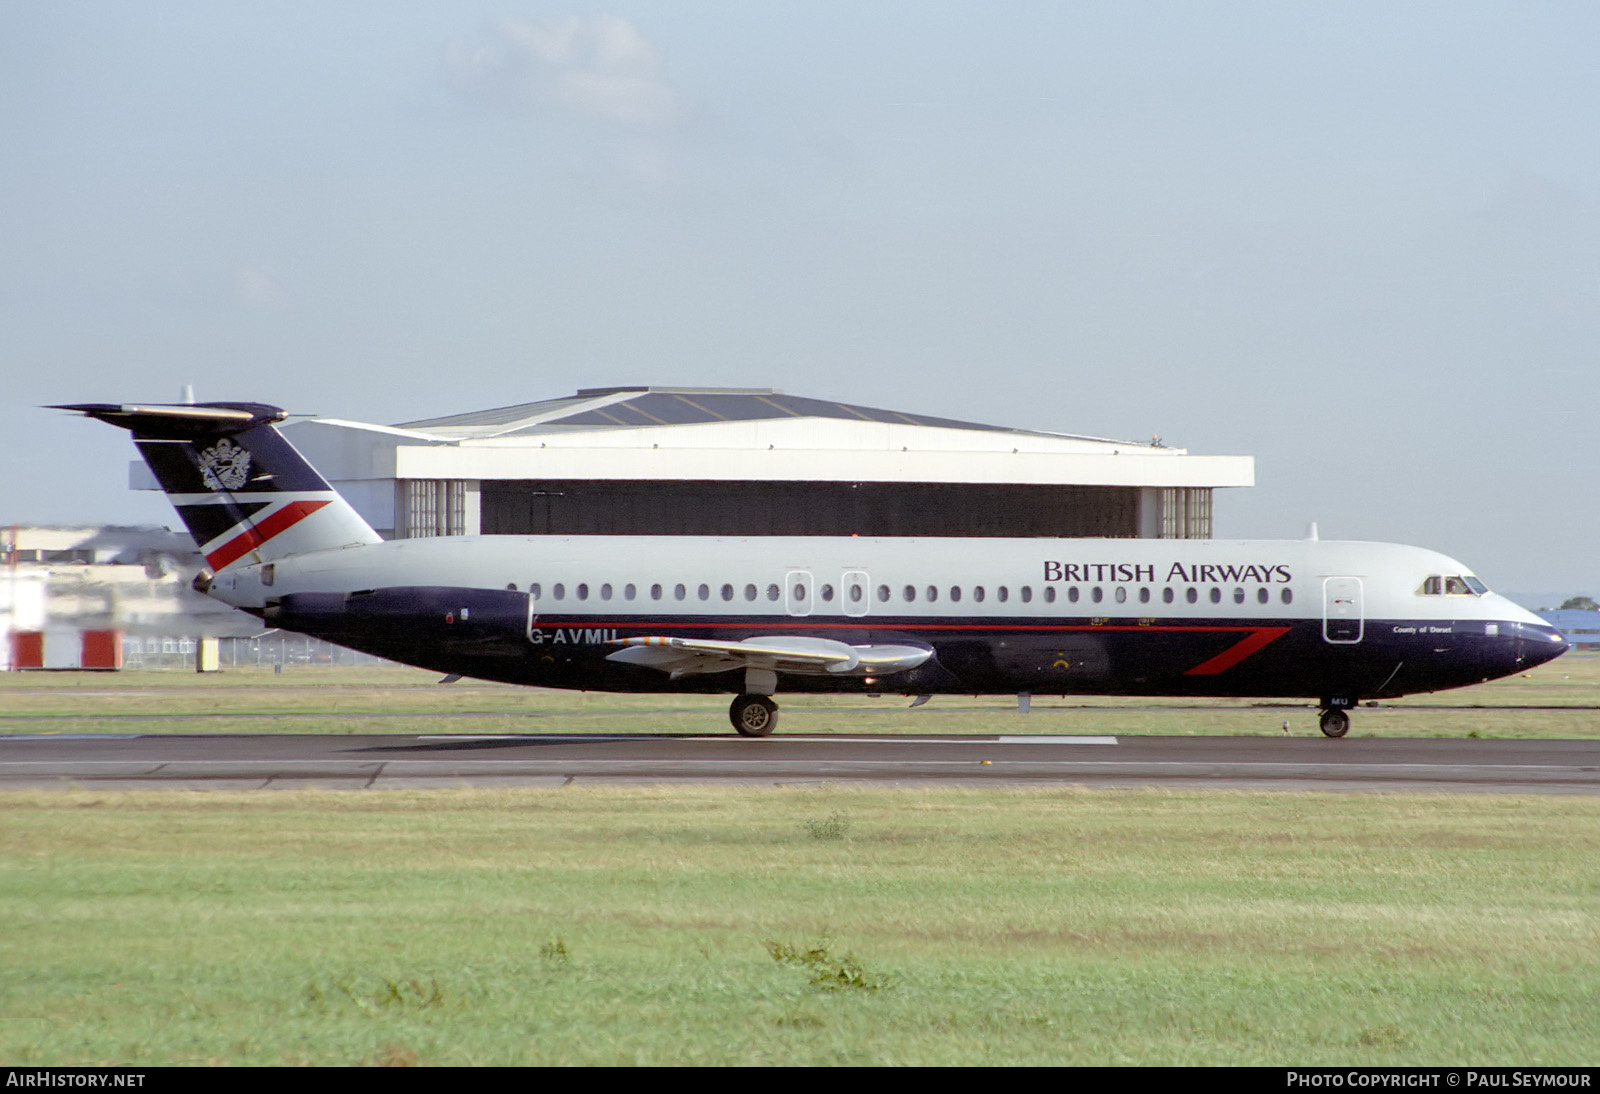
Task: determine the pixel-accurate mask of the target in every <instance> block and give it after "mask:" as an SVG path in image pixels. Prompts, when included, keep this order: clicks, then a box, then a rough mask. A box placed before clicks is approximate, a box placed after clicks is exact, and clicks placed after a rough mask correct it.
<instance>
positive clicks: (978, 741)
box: [0, 734, 1600, 794]
mask: <svg viewBox="0 0 1600 1094" xmlns="http://www.w3.org/2000/svg"><path fill="white" fill-rule="evenodd" d="M673 781H690V782H742V783H755V784H766V785H787V784H798V783H819V782H870V783H877V784H891V785H893V784H899V785H916V784H925V783H929V782H944V783H960V784H967V785H984V784H1034V785H1038V784H1058V785H1071V784H1077V785H1084V786H1106V787H1135V786H1167V787H1226V788H1236V789H1254V790H1339V791H1383V790H1390V791H1394V790H1433V791H1452V792H1463V791H1469V792H1494V793H1566V794H1596V793H1600V741H1588V740H1475V739H1467V740H1462V739H1453V740H1452V739H1429V740H1417V739H1395V738H1361V737H1355V738H1344V739H1342V740H1329V739H1326V738H1322V737H1315V738H1313V737H1294V738H1274V737H1064V736H1044V735H1037V736H999V735H994V736H987V735H986V736H925V737H900V736H881V737H874V736H827V737H801V736H787V737H786V736H782V735H779V736H774V737H768V738H762V739H754V740H747V739H743V738H738V737H734V736H731V735H716V736H690V735H671V736H668V735H649V734H627V735H622V734H618V735H612V736H596V735H563V734H541V735H523V736H508V737H499V736H494V737H490V736H480V737H474V736H368V735H362V736H358V737H353V736H347V735H339V736H310V735H305V736H294V735H276V734H275V735H262V736H251V735H236V736H218V735H205V736H199V735H196V736H174V735H167V734H162V735H152V736H143V735H139V734H85V735H64V734H63V735H37V734H27V735H15V736H4V737H0V789H11V788H22V787H40V786H49V787H72V786H77V787H86V788H93V787H98V788H119V789H132V788H146V789H152V788H172V789H177V788H190V789H268V788H292V787H307V786H320V787H329V788H348V789H361V788H372V787H425V786H464V785H470V786H495V785H553V786H559V785H565V784H568V783H598V782H612V783H615V782H636V783H637V782H649V783H661V782H673Z"/></svg>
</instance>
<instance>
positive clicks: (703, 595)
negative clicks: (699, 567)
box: [695, 585, 711, 600]
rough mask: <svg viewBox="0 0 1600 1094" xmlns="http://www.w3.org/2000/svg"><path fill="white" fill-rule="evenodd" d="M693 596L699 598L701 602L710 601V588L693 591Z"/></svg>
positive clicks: (705, 587)
mask: <svg viewBox="0 0 1600 1094" xmlns="http://www.w3.org/2000/svg"><path fill="white" fill-rule="evenodd" d="M695 595H697V596H699V597H700V599H701V600H710V599H711V586H709V585H702V586H700V587H699V588H698V589H696V590H695Z"/></svg>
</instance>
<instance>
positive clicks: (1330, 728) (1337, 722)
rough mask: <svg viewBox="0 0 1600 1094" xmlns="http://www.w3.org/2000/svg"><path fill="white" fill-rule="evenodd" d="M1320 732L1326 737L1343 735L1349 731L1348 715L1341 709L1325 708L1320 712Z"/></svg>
mask: <svg viewBox="0 0 1600 1094" xmlns="http://www.w3.org/2000/svg"><path fill="white" fill-rule="evenodd" d="M1321 725H1322V732H1323V734H1324V736H1328V737H1343V736H1344V735H1345V734H1346V733H1349V732H1350V715H1348V714H1346V713H1345V712H1344V711H1342V710H1338V709H1334V710H1325V711H1323V712H1322V721H1321Z"/></svg>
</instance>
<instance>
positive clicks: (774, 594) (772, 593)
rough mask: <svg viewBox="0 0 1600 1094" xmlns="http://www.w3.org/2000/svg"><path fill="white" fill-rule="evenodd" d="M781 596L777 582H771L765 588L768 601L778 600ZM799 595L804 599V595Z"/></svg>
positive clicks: (781, 591)
mask: <svg viewBox="0 0 1600 1094" xmlns="http://www.w3.org/2000/svg"><path fill="white" fill-rule="evenodd" d="M782 595H783V590H782V589H780V588H778V585H777V582H773V583H772V584H771V585H768V586H767V599H768V600H774V601H775V600H777V599H778V597H780V596H782ZM800 595H801V596H802V597H804V595H805V594H804V593H803V592H802V593H801V594H800Z"/></svg>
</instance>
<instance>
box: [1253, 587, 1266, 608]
mask: <svg viewBox="0 0 1600 1094" xmlns="http://www.w3.org/2000/svg"><path fill="white" fill-rule="evenodd" d="M1267 600H1268V597H1267V587H1266V586H1265V585H1263V586H1261V588H1259V589H1257V590H1256V603H1257V604H1265V603H1266V602H1267Z"/></svg>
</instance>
